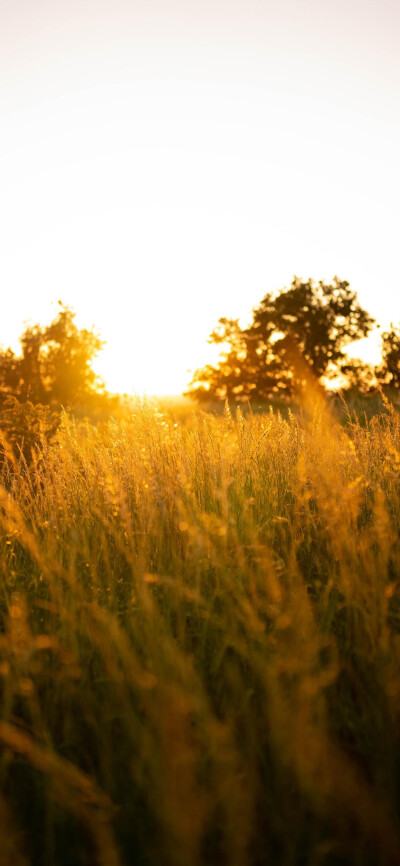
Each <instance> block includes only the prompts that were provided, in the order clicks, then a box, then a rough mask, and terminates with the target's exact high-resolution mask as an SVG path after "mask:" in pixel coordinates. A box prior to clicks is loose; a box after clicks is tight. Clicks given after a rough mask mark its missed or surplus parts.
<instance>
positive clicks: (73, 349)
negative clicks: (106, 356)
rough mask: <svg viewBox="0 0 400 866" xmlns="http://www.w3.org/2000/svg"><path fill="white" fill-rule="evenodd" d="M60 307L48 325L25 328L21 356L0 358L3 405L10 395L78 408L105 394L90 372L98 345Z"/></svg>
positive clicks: (72, 315) (94, 337) (95, 338)
mask: <svg viewBox="0 0 400 866" xmlns="http://www.w3.org/2000/svg"><path fill="white" fill-rule="evenodd" d="M59 305H60V310H59V313H58V315H57V317H56V318H55V319H54V321H53V322H52V323H51V324H50V325H48V326H47V327H44V328H43V327H41V326H40V325H34V326H33V327H28V328H26V330H25V331H24V333H23V334H22V337H21V340H20V342H21V349H22V351H21V355H20V356H17V355H15V354H14V352H12V351H11V349H7V350H5V351H4V350H3V351H1V352H0V391H1V395H2V398H3V401H4V400H5V399H6V398H7V397H8V396H9V395H12V396H14V397H16V398H17V399H18V400H20V401H22V402H24V401H27V400H29V401H30V402H31V403H32V404H38V403H41V404H45V405H50V404H52V403H62V404H63V405H65V406H77V405H79V404H87V403H88V402H89V403H90V401H91V400H93V399H95V398H96V396H97V395H98V394H99V393H101V392H103V393H104V384H103V382H102V380H101V379H100V378H99V377H98V376H96V374H95V373H94V371H93V369H92V366H91V365H92V361H93V358H94V357H95V356H96V355H97V353H98V352H99V351H100V349H101V348H102V346H103V343H102V341H101V340H100V338H99V337H98V336H97V335H96V334H95V333H94V332H93V331H89V330H86V329H82V330H79V329H78V328H77V326H76V324H75V321H74V319H75V313H74V312H73V311H72V310H71V309H69V307H66V306H64V305H63V304H62V303H61V302H59Z"/></svg>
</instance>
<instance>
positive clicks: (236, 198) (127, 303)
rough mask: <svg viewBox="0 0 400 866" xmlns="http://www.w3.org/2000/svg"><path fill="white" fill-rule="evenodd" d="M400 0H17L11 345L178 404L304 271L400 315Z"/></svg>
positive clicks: (8, 136)
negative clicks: (96, 342)
mask: <svg viewBox="0 0 400 866" xmlns="http://www.w3.org/2000/svg"><path fill="white" fill-rule="evenodd" d="M399 160H400V3H399V2H398V0H390V2H389V0H373V2H371V0H274V2H270V0H258V2H252V0H247V2H244V0H241V2H237V0H229V2H225V0H201V2H200V0H198V2H191V0H186V2H183V0H149V2H147V0H146V2H145V0H142V2H137V0H129V2H128V0H126V2H123V0H108V2H105V0H103V2H101V0H91V2H89V0H88V2H85V0H68V2H64V0H62V2H61V0H47V2H45V0H0V191H1V194H0V286H1V292H2V315H1V317H0V343H1V344H3V345H4V346H7V345H9V344H11V345H12V346H13V347H15V348H17V346H18V343H17V338H18V336H19V335H20V334H21V332H22V330H23V327H24V321H31V322H38V321H40V322H43V323H47V322H49V321H50V320H51V319H52V318H54V316H55V315H56V313H57V300H58V299H61V300H63V301H64V302H65V303H67V304H69V305H70V306H72V307H73V308H74V309H75V310H76V312H77V314H78V315H77V322H78V324H79V325H80V326H81V327H83V326H84V327H90V326H92V325H95V326H96V328H97V329H98V330H99V331H100V332H101V334H102V336H103V338H104V339H105V340H106V341H107V346H106V348H105V350H104V352H103V353H102V356H101V358H99V361H98V363H97V364H96V369H97V370H98V371H99V372H100V373H101V374H102V375H103V376H104V377H105V378H106V381H107V384H108V386H109V387H110V388H111V389H113V390H124V391H136V392H139V393H141V392H142V391H145V392H147V393H148V394H151V393H178V392H180V391H181V390H182V389H184V388H185V386H186V385H187V383H188V380H189V379H190V373H188V370H190V369H195V368H196V367H198V366H202V365H203V364H204V363H205V362H206V361H207V360H209V358H210V348H209V347H208V346H207V343H206V340H207V337H208V335H209V333H210V331H211V330H212V329H213V327H214V326H215V325H216V323H217V320H218V318H219V317H220V316H232V317H234V318H237V317H241V318H242V320H243V321H245V320H246V319H248V318H249V316H250V311H251V308H252V307H253V306H254V305H256V304H257V303H258V302H259V301H260V300H261V298H262V297H263V295H264V294H265V292H267V291H271V290H276V289H280V288H282V287H284V286H287V285H289V284H290V282H291V279H292V277H293V275H294V274H297V275H298V276H301V277H304V278H307V277H309V276H311V277H313V278H314V279H316V280H318V279H330V278H332V277H333V276H334V274H337V275H338V276H339V277H340V278H341V279H347V280H349V281H350V283H351V286H352V288H354V289H355V290H356V291H357V292H358V294H359V299H360V301H361V303H362V304H363V305H364V306H365V307H366V308H367V310H368V311H369V312H370V313H371V314H372V315H374V316H375V317H376V318H377V319H378V320H379V321H380V323H381V324H382V325H383V326H387V325H389V323H390V321H394V322H397V323H398V322H399V321H400V273H399V263H398V248H399V237H400V231H399V229H400V225H399V206H400V205H399V203H400V171H399Z"/></svg>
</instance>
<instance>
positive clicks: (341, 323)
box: [186, 276, 374, 401]
mask: <svg viewBox="0 0 400 866" xmlns="http://www.w3.org/2000/svg"><path fill="white" fill-rule="evenodd" d="M373 324H374V320H373V319H372V318H371V316H369V314H368V313H367V312H366V311H365V310H364V309H363V308H362V307H361V306H360V304H359V303H358V300H357V295H356V293H355V292H353V291H352V290H351V289H350V286H349V283H348V282H346V281H342V280H339V278H338V277H334V279H333V281H332V283H324V282H323V281H322V280H321V281H320V282H318V283H316V282H314V281H313V280H311V279H308V280H307V281H305V282H303V281H302V280H300V279H299V278H298V277H296V276H295V277H294V278H293V281H292V284H291V286H290V288H289V289H283V290H282V291H281V292H279V293H278V294H273V293H268V294H266V295H265V297H264V298H263V299H262V301H261V303H260V304H259V306H258V307H256V308H255V309H254V310H253V319H252V322H251V324H250V325H248V326H247V327H245V328H241V327H240V325H239V322H238V320H237V319H226V318H223V319H220V320H219V323H218V327H217V328H216V329H215V330H214V331H213V332H212V333H211V335H210V338H209V342H210V343H216V344H220V345H221V346H222V347H223V350H222V353H221V357H220V360H219V362H218V363H217V364H216V365H211V364H209V365H207V366H206V367H203V368H201V369H199V370H196V372H195V374H194V376H193V379H192V381H191V383H190V384H189V387H188V390H187V392H186V394H187V395H188V396H194V397H195V398H196V399H197V400H199V401H202V400H203V401H206V400H207V401H208V400H213V399H226V398H228V399H229V400H232V401H239V400H243V399H246V398H248V397H250V396H252V397H256V398H257V399H270V398H271V397H272V396H276V395H279V394H282V395H285V396H290V395H292V394H293V392H294V391H298V390H299V389H300V390H301V389H302V388H303V387H304V385H305V383H306V382H307V381H308V380H309V379H310V377H312V378H313V379H314V380H320V381H321V380H322V379H325V380H329V379H333V378H335V377H336V376H338V375H339V374H340V372H341V370H342V368H343V367H345V365H346V364H347V365H349V359H348V358H347V356H346V353H345V348H346V346H347V345H348V344H349V343H352V342H353V341H354V340H358V339H360V338H361V337H365V336H367V334H368V333H369V331H370V330H371V327H372V325H373Z"/></svg>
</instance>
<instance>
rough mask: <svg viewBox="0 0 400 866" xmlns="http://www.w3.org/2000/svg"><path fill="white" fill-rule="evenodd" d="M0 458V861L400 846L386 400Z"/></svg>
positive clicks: (397, 856)
mask: <svg viewBox="0 0 400 866" xmlns="http://www.w3.org/2000/svg"><path fill="white" fill-rule="evenodd" d="M1 460H2V464H1V479H0V480H1V486H0V574H1V602H0V605H1V606H0V622H1V628H0V676H1V679H0V696H1V697H0V746H1V748H0V797H1V800H0V845H1V863H2V864H4V866H23V864H33V866H39V864H43V866H53V864H54V866H75V864H76V866H80V864H90V866H92V864H93V866H94V864H99V866H117V864H125V866H130V864H135V866H156V864H157V866H214V864H215V866H219V864H222V866H264V864H272V866H275V864H276V866H308V864H310V866H344V864H346V866H347V864H348V866H350V864H351V866H375V864H376V866H387V864H388V866H395V864H397V863H399V862H400V843H399V838H400V774H399V770H400V727H399V722H400V584H399V578H400V537H399V527H400V418H399V415H398V414H397V412H396V411H395V410H394V409H393V408H392V407H391V406H390V405H387V406H386V408H385V409H384V411H383V412H382V413H381V414H380V415H379V416H376V417H374V418H373V419H372V420H371V421H369V422H368V423H367V422H365V423H363V424H362V425H361V424H358V423H357V422H352V421H351V419H349V420H348V423H347V424H344V425H343V424H339V423H338V422H337V421H336V420H335V419H334V417H333V415H331V413H330V411H329V410H328V408H326V407H325V406H324V404H323V403H321V402H319V399H318V398H317V396H315V395H314V398H313V399H312V398H311V397H310V400H309V405H308V406H307V405H306V406H305V407H304V411H303V412H302V413H301V414H300V415H299V416H298V417H297V416H296V417H295V416H293V415H291V414H290V413H289V415H288V417H287V419H283V418H282V416H281V415H280V414H274V413H264V414H257V415H254V416H252V415H251V414H248V415H246V417H245V418H244V417H243V416H242V414H241V413H240V411H238V412H237V413H236V412H233V410H232V413H231V411H230V410H229V408H226V410H225V413H224V415H223V416H220V417H215V416H213V415H211V414H205V413H200V412H198V413H193V415H191V416H190V417H188V418H186V419H184V420H183V421H182V423H181V422H176V421H175V420H174V418H173V417H172V416H169V415H165V414H163V413H162V412H160V411H157V410H155V409H154V408H151V407H147V408H146V407H145V406H144V407H142V408H138V410H137V411H136V412H135V414H134V415H133V417H132V418H131V420H130V421H129V422H120V423H119V422H116V421H113V420H110V421H109V422H107V423H105V424H103V425H102V426H97V427H95V426H91V425H90V424H88V423H86V424H84V423H79V424H78V423H76V422H74V421H73V419H71V418H69V417H68V416H67V415H65V416H64V418H63V421H62V424H61V427H60V429H59V431H58V434H57V436H56V438H55V440H54V441H53V442H52V444H51V445H47V444H45V443H44V444H43V448H42V449H41V451H40V452H39V451H38V452H37V454H36V457H35V459H34V461H33V463H32V464H31V465H30V467H29V469H28V468H27V466H26V464H25V463H24V461H23V460H22V459H19V458H18V457H15V454H14V453H13V452H12V451H11V449H10V448H9V447H8V446H7V444H6V443H4V444H3V448H2V458H1Z"/></svg>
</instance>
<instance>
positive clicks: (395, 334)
mask: <svg viewBox="0 0 400 866" xmlns="http://www.w3.org/2000/svg"><path fill="white" fill-rule="evenodd" d="M377 375H378V379H379V381H380V383H381V385H383V386H386V387H388V388H396V389H397V388H400V327H396V326H395V325H393V324H391V326H390V331H384V332H383V334H382V364H381V366H380V367H379V368H378V370H377Z"/></svg>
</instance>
